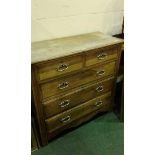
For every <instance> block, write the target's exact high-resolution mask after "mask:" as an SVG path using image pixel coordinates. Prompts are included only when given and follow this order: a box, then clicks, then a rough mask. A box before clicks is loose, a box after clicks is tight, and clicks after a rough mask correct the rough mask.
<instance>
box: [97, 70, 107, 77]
mask: <svg viewBox="0 0 155 155" xmlns="http://www.w3.org/2000/svg"><path fill="white" fill-rule="evenodd" d="M96 73H97V75H99V76H103V75H104V74H105V70H101V71H97V72H96Z"/></svg>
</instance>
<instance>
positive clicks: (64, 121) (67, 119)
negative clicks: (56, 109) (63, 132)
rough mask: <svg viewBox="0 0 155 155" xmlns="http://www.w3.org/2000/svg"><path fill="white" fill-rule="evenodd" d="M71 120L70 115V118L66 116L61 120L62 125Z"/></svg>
mask: <svg viewBox="0 0 155 155" xmlns="http://www.w3.org/2000/svg"><path fill="white" fill-rule="evenodd" d="M70 119H71V116H69V115H68V116H66V117H63V118H61V119H60V121H61V122H62V123H67V122H69V121H70Z"/></svg>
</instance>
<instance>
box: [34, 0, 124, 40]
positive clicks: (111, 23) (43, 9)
mask: <svg viewBox="0 0 155 155" xmlns="http://www.w3.org/2000/svg"><path fill="white" fill-rule="evenodd" d="M31 1H32V42H34V41H40V40H46V39H53V38H60V37H64V36H70V35H76V34H82V33H89V32H94V31H101V32H103V33H106V34H118V33H120V32H121V28H122V21H123V10H124V8H123V7H124V0H31Z"/></svg>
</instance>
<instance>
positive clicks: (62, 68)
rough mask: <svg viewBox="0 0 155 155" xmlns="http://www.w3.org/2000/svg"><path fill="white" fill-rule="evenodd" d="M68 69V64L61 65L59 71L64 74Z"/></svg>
mask: <svg viewBox="0 0 155 155" xmlns="http://www.w3.org/2000/svg"><path fill="white" fill-rule="evenodd" d="M67 68H68V65H67V64H60V65H59V66H58V71H59V72H62V71H64V70H66V69H67Z"/></svg>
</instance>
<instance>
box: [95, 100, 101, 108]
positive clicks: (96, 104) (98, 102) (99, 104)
mask: <svg viewBox="0 0 155 155" xmlns="http://www.w3.org/2000/svg"><path fill="white" fill-rule="evenodd" d="M102 104H103V102H102V101H101V100H99V101H97V102H96V103H95V106H97V107H99V106H101V105H102Z"/></svg>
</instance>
